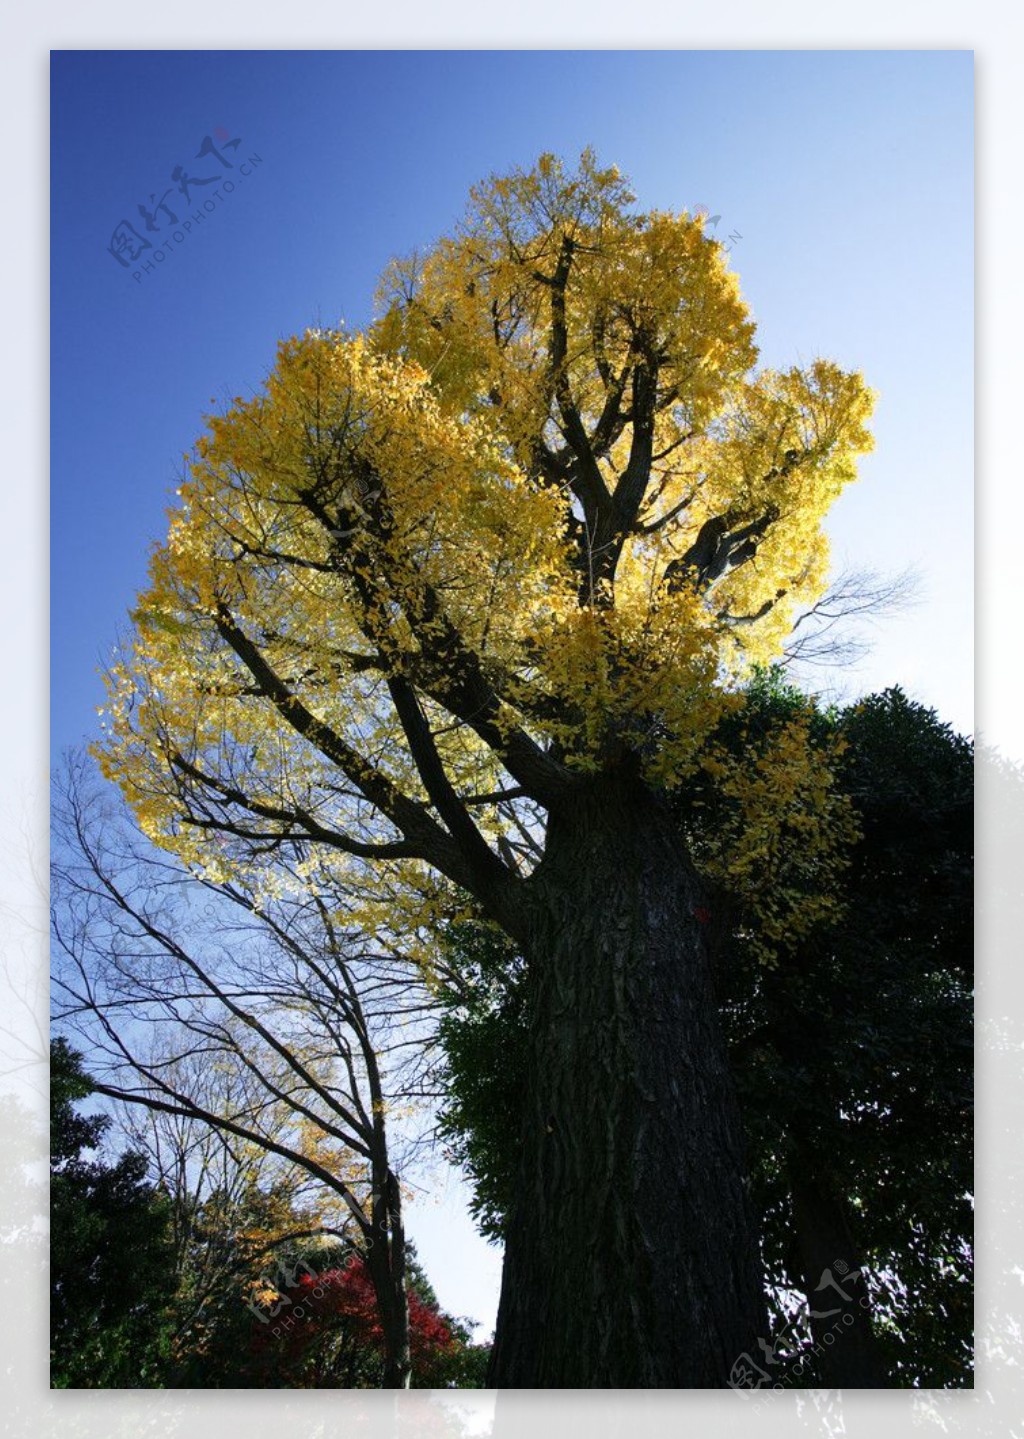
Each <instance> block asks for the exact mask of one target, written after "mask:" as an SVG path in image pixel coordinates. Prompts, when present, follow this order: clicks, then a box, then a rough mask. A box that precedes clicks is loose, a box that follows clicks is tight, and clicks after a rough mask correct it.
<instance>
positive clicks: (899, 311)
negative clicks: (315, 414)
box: [51, 51, 973, 1328]
mask: <svg viewBox="0 0 1024 1439" xmlns="http://www.w3.org/2000/svg"><path fill="white" fill-rule="evenodd" d="M51 93H52V144H53V151H52V168H51V177H52V231H51V240H52V267H53V269H52V275H53V278H52V295H51V299H52V305H51V314H52V335H51V339H52V377H53V379H52V383H53V389H52V516H53V550H52V568H51V576H52V580H51V588H52V654H53V689H52V729H51V740H52V745H53V749H54V753H55V754H58V753H59V752H60V751H61V750H62V749H63V748H65V747H66V746H67V745H70V744H75V743H78V742H79V741H80V740H82V739H83V738H87V737H91V736H92V735H93V734H94V733H95V730H96V717H95V707H96V705H98V704H99V703H101V699H102V693H101V685H100V681H99V678H98V674H97V670H98V667H99V666H100V665H101V664H102V663H103V661H104V658H105V657H106V656H107V655H108V654H109V651H110V647H111V645H112V644H113V643H114V642H115V640H116V638H117V634H118V631H119V630H121V629H123V628H124V626H125V623H126V616H127V613H128V610H129V609H130V607H131V605H132V603H133V600H134V596H135V594H136V592H137V591H138V589H139V588H140V587H141V586H142V585H143V584H144V582H145V574H146V559H147V553H148V549H149V547H150V546H151V544H152V543H153V542H155V541H157V540H159V539H161V538H162V537H163V534H164V532H165V528H166V515H165V511H166V508H167V506H168V505H169V504H170V503H171V501H172V499H173V491H174V489H175V487H176V485H177V484H178V483H179V473H180V467H181V464H182V459H183V455H184V453H185V452H186V451H188V450H189V449H190V447H191V445H192V443H193V441H194V439H195V438H196V436H197V434H198V433H199V431H200V430H201V428H202V416H203V415H204V414H205V413H207V412H208V411H209V410H210V409H211V408H214V407H216V406H219V405H220V404H222V403H223V401H224V400H225V399H226V398H229V397H230V396H233V395H236V394H244V393H247V392H248V391H249V390H251V389H252V388H254V387H256V386H257V385H258V384H259V383H260V381H261V380H262V378H263V376H264V375H265V373H266V372H267V370H268V368H269V367H270V365H271V364H272V362H273V357H274V349H275V345H276V343H277V341H278V340H279V339H281V338H284V337H286V336H288V335H291V334H293V333H295V332H296V331H299V330H301V329H303V328H305V327H306V326H307V325H310V324H316V323H323V324H333V323H336V322H337V321H338V320H340V319H344V320H345V321H346V322H347V324H348V325H349V326H358V325H360V324H361V323H363V322H364V321H365V320H366V319H368V318H369V316H370V314H371V307H372V296H373V289H374V284H375V281H376V278H377V276H378V275H379V273H380V271H381V269H382V268H383V266H384V265H385V264H386V262H387V261H388V259H389V258H391V257H392V256H393V255H395V254H401V253H406V252H408V251H409V250H411V249H413V248H415V247H416V246H417V245H425V244H429V243H430V242H431V241H432V240H433V239H434V238H436V237H437V236H438V235H439V234H440V233H442V232H444V231H445V230H447V229H448V228H449V227H450V226H451V224H452V222H453V221H454V220H455V219H456V218H457V217H458V215H459V213H460V212H461V210H462V208H463V205H464V203H465V199H466V194H467V191H468V189H469V186H470V185H471V184H473V182H474V181H476V180H478V179H480V178H481V177H483V176H485V175H487V174H490V173H495V172H497V173H501V172H503V171H504V170H507V169H509V168H511V167H512V166H515V165H529V164H531V163H532V162H533V161H534V160H535V159H536V157H537V155H538V154H539V153H540V152H542V151H544V150H553V151H556V152H558V153H561V154H563V155H565V156H569V157H572V156H575V155H576V154H578V152H579V151H580V150H581V149H582V148H583V147H584V146H586V145H588V144H589V145H593V146H594V147H595V149H596V151H597V153H598V157H599V159H601V160H602V161H603V162H606V163H615V164H617V165H618V166H619V167H620V169H622V170H623V171H624V172H625V173H626V174H627V175H628V176H630V177H631V179H632V182H633V187H634V189H635V191H636V193H637V196H638V200H639V202H640V204H641V205H642V206H643V207H644V208H664V209H682V208H684V207H686V208H690V209H692V208H694V207H695V206H698V205H704V206H707V207H709V208H710V210H711V212H712V213H714V214H720V216H721V220H720V222H719V226H718V229H717V231H716V233H718V234H719V235H721V236H728V235H733V236H734V237H735V238H734V239H733V241H732V251H731V259H732V262H733V264H734V266H735V268H736V269H737V270H738V271H739V274H740V277H741V280H742V283H743V289H744V293H745V295H746V297H747V300H748V301H749V303H750V305H751V308H752V311H753V315H754V317H755V319H756V320H757V322H758V326H759V333H758V343H759V345H760V348H761V357H762V362H763V363H766V364H770V365H788V364H791V363H794V362H796V363H800V362H804V363H806V362H809V361H810V360H811V359H812V358H813V357H814V356H815V355H816V354H825V355H828V356H829V357H831V358H834V359H836V360H837V361H838V362H840V363H841V364H843V365H844V366H847V367H856V368H859V369H861V370H862V371H863V372H864V374H865V376H866V378H867V380H868V382H869V383H870V384H871V385H872V387H873V388H875V389H876V390H877V391H878V392H879V397H880V398H879V405H878V410H877V413H876V418H875V422H874V431H875V435H876V444H877V448H876V451H875V453H874V454H873V455H871V456H870V457H868V458H867V459H866V460H865V461H864V462H863V464H862V469H861V479H860V481H859V482H858V483H857V485H856V486H854V487H852V488H851V489H850V490H848V491H847V493H846V494H845V495H844V496H843V498H842V499H841V500H840V502H839V504H838V505H837V507H836V510H835V512H834V517H833V519H832V521H831V523H830V526H829V528H830V533H831V535H832V538H833V547H834V552H835V556H836V560H837V562H839V563H842V564H845V563H849V564H855V565H858V566H869V567H874V568H877V569H880V570H883V571H888V572H893V571H897V570H902V569H904V568H905V567H907V566H912V567H913V568H914V569H915V570H916V571H917V572H918V575H919V577H920V591H919V593H920V598H919V603H918V604H917V605H916V607H915V608H914V609H912V610H910V611H908V612H907V613H906V614H905V615H903V616H902V617H901V618H899V619H897V620H893V621H890V622H888V623H887V624H886V625H885V626H884V627H881V628H880V629H879V630H878V633H877V637H876V644H875V647H874V650H873V652H872V654H871V655H870V656H869V658H868V659H867V660H866V661H865V662H863V663H862V664H861V665H860V666H858V667H857V668H856V669H855V670H853V671H847V672H843V673H841V674H839V675H837V676H833V677H832V680H831V683H833V684H834V685H838V686H840V687H841V689H842V691H843V692H844V693H845V694H846V695H849V696H852V695H854V694H856V693H862V692H869V691H872V690H877V689H879V688H882V687H884V686H885V685H889V684H894V683H897V682H898V683H900V684H902V685H903V687H904V689H906V690H907V691H908V692H909V693H910V694H911V695H912V696H913V697H915V698H918V699H921V700H923V701H925V702H926V703H928V704H929V705H932V706H934V707H935V708H936V709H937V710H938V711H939V714H940V715H941V717H942V718H944V719H946V720H948V721H950V722H951V723H952V724H953V725H954V727H955V728H957V729H958V730H960V731H962V732H970V731H971V730H972V729H973V703H972V684H971V681H972V667H973V642H972V585H973V574H972V553H973V538H972V505H973V486H972V451H973V433H972V385H973V313H972V288H973V273H972V267H973V249H972V246H973V209H972V195H973V174H972V152H973V127H972V115H973V58H972V56H971V54H970V53H969V52H965V51H929V52H923V51H922V52H914V51H899V52H896V51H888V52H887V51H876V52H856V51H841V52H840V51H836V52H814V51H801V52H786V51H777V52H772V51H757V52H742V51H722V52H715V51H704V52H673V51H661V52H628V51H605V52H598V51H595V52H544V51H523V52H487V51H482V52H457V53H448V52H437V51H434V52H373V51H364V52H328V53H320V52H284V51H282V52H213V51H206V52H203V51H177V52H175V51H160V52H157V51H153V52H142V51H139V52H132V51H117V52H88V51H79V52H67V51H65V52H59V53H56V54H55V55H54V57H53V67H52V91H51ZM218 134H219V135H220V136H221V140H223V139H225V138H226V139H228V140H231V139H235V138H237V139H239V141H240V144H239V146H238V147H237V148H230V149H225V148H224V147H223V144H222V143H221V141H219V140H218V139H217V136H218ZM205 136H212V137H214V143H215V144H218V145H219V146H220V151H221V154H222V155H223V156H224V157H225V158H227V159H230V161H231V164H232V167H233V168H232V170H231V171H228V170H225V169H222V168H221V166H220V163H219V162H218V161H217V159H216V158H215V157H213V156H206V157H204V158H198V157H197V151H199V149H200V147H201V142H202V141H203V139H204V137H205ZM250 156H258V157H259V162H258V163H255V162H253V163H251V164H250V165H249V167H248V168H249V169H250V173H249V175H248V176H243V175H242V174H241V170H240V167H241V164H242V162H243V161H244V160H246V159H247V157H250ZM177 165H181V166H183V167H184V169H185V170H186V171H187V172H188V174H189V175H190V176H192V177H194V178H196V177H209V176H212V175H215V174H218V173H219V174H220V175H221V176H222V177H223V178H228V179H232V180H233V182H234V184H235V188H234V190H233V192H231V193H226V192H225V191H224V190H223V189H221V187H220V186H219V185H210V186H208V187H201V186H197V187H196V188H195V189H194V190H193V191H192V196H191V201H192V203H191V205H190V207H189V208H188V209H185V208H184V207H183V202H182V200H181V197H180V196H179V195H178V194H177V192H176V191H175V190H174V183H175V182H174V181H173V180H172V179H171V172H172V171H173V170H174V168H175V166H177ZM168 189H171V191H172V193H171V194H170V195H168V197H167V203H168V205H169V206H171V207H172V209H173V208H174V207H175V206H177V207H178V210H177V212H176V213H177V214H178V219H179V222H180V221H181V220H182V219H183V218H185V217H186V215H188V214H191V213H193V212H194V211H195V210H198V209H199V207H200V205H201V203H202V201H203V200H204V199H206V198H209V197H210V196H212V195H213V194H214V193H215V192H219V198H218V199H217V200H216V202H215V203H214V209H213V212H212V213H209V214H207V215H206V218H205V219H204V220H203V222H202V223H201V224H193V228H192V230H191V231H190V232H189V233H188V234H187V235H185V238H184V240H183V241H182V242H181V243H179V244H177V245H175V244H174V243H173V241H172V243H171V247H170V251H169V253H168V254H167V256H166V258H165V260H164V261H163V262H162V263H159V264H158V263H157V262H156V260H155V259H153V257H152V255H147V254H146V253H144V254H143V256H142V259H141V260H140V261H139V262H136V263H130V264H129V266H128V267H127V268H125V267H123V266H122V265H120V264H119V263H118V261H117V260H116V259H115V258H114V257H113V256H112V255H111V253H110V252H109V249H108V247H109V246H110V244H111V238H112V235H113V232H114V230H115V227H116V226H117V225H118V223H119V222H120V221H122V220H128V221H130V222H131V223H132V224H133V225H134V226H135V228H136V230H137V231H138V232H139V233H141V234H142V235H144V236H146V235H147V232H146V230H145V225H144V222H143V221H142V220H141V219H140V217H139V209H138V207H139V205H140V203H142V204H144V205H146V206H147V208H149V209H150V210H153V208H154V202H153V201H151V199H150V197H151V196H155V197H156V202H157V203H158V202H159V199H160V196H161V195H163V193H164V192H165V191H167V190H168ZM156 220H157V222H158V223H159V225H160V226H161V228H160V229H159V230H158V231H157V232H154V233H151V234H149V235H148V236H147V238H149V239H150V240H151V241H152V242H153V244H154V245H159V244H160V243H161V242H162V240H163V238H164V237H165V235H166V234H167V233H168V232H170V233H171V234H173V232H174V230H175V229H177V230H178V232H179V233H184V232H182V231H181V229H180V224H179V225H178V226H171V225H169V224H168V223H167V220H166V213H165V212H159V211H157V212H156ZM147 259H148V260H149V262H150V263H152V264H153V266H154V268H153V270H152V272H149V273H147V272H144V271H142V272H141V273H142V278H141V279H140V280H136V279H134V278H133V273H134V272H135V271H140V270H141V265H142V263H143V261H145V260H147ZM410 1229H411V1232H412V1234H413V1236H414V1238H415V1239H416V1240H417V1243H418V1245H419V1248H420V1252H421V1257H422V1258H423V1259H424V1261H425V1263H426V1267H427V1270H428V1272H429V1274H430V1276H431V1279H432V1280H433V1282H434V1284H435V1287H436V1289H437V1291H438V1294H439V1296H440V1298H441V1300H442V1303H443V1304H444V1305H446V1306H447V1307H448V1308H450V1309H453V1310H455V1311H456V1312H458V1313H468V1314H471V1315H473V1316H475V1317H476V1318H478V1319H479V1320H481V1321H482V1322H483V1323H484V1325H485V1328H489V1327H490V1324H491V1323H492V1322H493V1314H494V1308H495V1304H496V1297H497V1282H498V1274H499V1268H500V1264H499V1256H498V1254H497V1252H496V1251H494V1250H493V1249H488V1248H487V1246H485V1245H483V1243H482V1241H480V1240H478V1239H476V1237H475V1235H474V1234H473V1231H472V1227H471V1225H470V1224H469V1222H468V1221H467V1219H466V1218H465V1214H464V1194H463V1191H462V1189H461V1186H460V1185H459V1184H458V1183H456V1182H455V1181H454V1180H451V1181H449V1182H448V1185H447V1188H446V1190H445V1191H444V1193H443V1194H441V1193H440V1191H439V1195H438V1196H434V1197H433V1198H427V1197H426V1196H423V1197H420V1198H418V1199H417V1200H416V1201H415V1202H414V1203H413V1206H412V1212H411V1216H410Z"/></svg>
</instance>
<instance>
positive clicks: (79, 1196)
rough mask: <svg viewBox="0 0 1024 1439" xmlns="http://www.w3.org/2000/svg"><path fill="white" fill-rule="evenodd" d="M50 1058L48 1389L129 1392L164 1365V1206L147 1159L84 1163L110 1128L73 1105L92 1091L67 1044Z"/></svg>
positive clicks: (167, 1248) (168, 1256) (57, 1044)
mask: <svg viewBox="0 0 1024 1439" xmlns="http://www.w3.org/2000/svg"><path fill="white" fill-rule="evenodd" d="M50 1061H51V1115H52V1157H51V1164H50V1233H51V1240H50V1260H51V1306H50V1316H51V1321H50V1322H51V1331H50V1344H51V1384H52V1386H53V1387H54V1388H58V1389H67V1388H82V1387H88V1388H134V1387H137V1386H140V1385H148V1384H151V1383H153V1382H158V1381H155V1380H154V1376H155V1375H156V1374H157V1372H158V1371H159V1368H160V1364H161V1347H162V1346H161V1340H162V1338H163V1337H164V1334H165V1321H166V1314H167V1306H168V1304H169V1301H170V1298H171V1296H172V1294H173V1288H174V1260H173V1251H172V1246H171V1241H170V1235H169V1205H168V1204H167V1202H166V1200H165V1198H164V1197H163V1196H162V1195H160V1194H158V1193H157V1192H156V1191H155V1190H154V1188H153V1186H152V1185H151V1184H149V1183H147V1182H146V1178H145V1174H146V1161H145V1159H144V1158H143V1156H142V1155H140V1154H134V1153H130V1152H129V1153H126V1154H123V1155H122V1156H121V1157H120V1159H118V1160H117V1162H116V1163H115V1164H107V1163H104V1162H103V1161H102V1160H99V1159H96V1160H89V1159H86V1158H85V1157H84V1155H85V1153H87V1152H88V1151H91V1150H95V1149H96V1147H97V1146H98V1145H99V1143H100V1141H101V1140H102V1137H103V1134H104V1132H105V1130H106V1129H107V1127H108V1125H109V1123H110V1121H109V1120H108V1119H106V1118H105V1117H104V1116H85V1115H81V1114H79V1113H77V1112H76V1110H75V1108H74V1106H75V1104H76V1103H78V1102H79V1101H81V1100H83V1099H85V1098H87V1097H88V1095H89V1094H90V1093H91V1089H92V1086H91V1085H90V1083H89V1079H88V1076H87V1075H86V1074H85V1072H84V1070H83V1068H82V1061H81V1056H80V1055H79V1054H77V1053H76V1052H75V1051H74V1050H73V1049H71V1048H70V1046H69V1045H68V1044H67V1043H66V1041H64V1040H63V1039H58V1040H56V1041H54V1043H53V1045H52V1046H51V1050H50Z"/></svg>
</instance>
